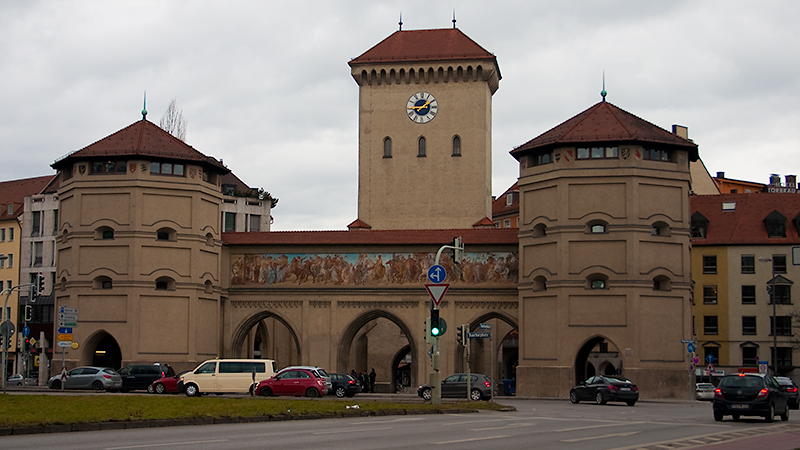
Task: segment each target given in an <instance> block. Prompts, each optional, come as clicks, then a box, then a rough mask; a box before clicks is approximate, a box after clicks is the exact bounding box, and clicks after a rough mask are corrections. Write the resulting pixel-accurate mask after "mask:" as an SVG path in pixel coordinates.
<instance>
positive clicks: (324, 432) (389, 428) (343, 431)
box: [312, 427, 393, 434]
mask: <svg viewBox="0 0 800 450" xmlns="http://www.w3.org/2000/svg"><path fill="white" fill-rule="evenodd" d="M392 429H393V427H383V428H350V429H339V430H331V431H315V432H314V433H312V434H337V433H353V432H356V431H357V432H359V433H363V432H365V431H383V430H392Z"/></svg>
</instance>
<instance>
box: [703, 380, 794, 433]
mask: <svg viewBox="0 0 800 450" xmlns="http://www.w3.org/2000/svg"><path fill="white" fill-rule="evenodd" d="M776 414H778V415H780V416H781V420H789V404H788V402H787V397H786V393H785V392H784V391H783V390H782V389H781V387H780V385H779V384H778V382H777V381H776V380H775V378H774V377H772V375H767V374H759V373H740V374H736V375H726V376H724V377H722V379H721V380H720V382H719V385H717V389H716V390H714V420H716V421H718V422H719V421H721V420H722V418H723V417H724V416H726V415H729V416H732V417H733V420H739V417H741V416H762V417H764V419H765V420H766V421H767V422H772V421H773V420H775V415H776Z"/></svg>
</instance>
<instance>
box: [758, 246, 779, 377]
mask: <svg viewBox="0 0 800 450" xmlns="http://www.w3.org/2000/svg"><path fill="white" fill-rule="evenodd" d="M758 260H759V261H763V262H769V263H773V264H772V278H770V279H769V281H768V282H767V292H769V300H770V302H772V327H771V328H772V373H773V374H774V375H775V376H776V377H777V376H778V324H777V323H776V322H775V321H776V320H777V319H776V315H775V263H774V262H773V260H772V258H758ZM770 283H772V285H770Z"/></svg>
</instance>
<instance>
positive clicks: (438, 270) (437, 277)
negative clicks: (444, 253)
mask: <svg viewBox="0 0 800 450" xmlns="http://www.w3.org/2000/svg"><path fill="white" fill-rule="evenodd" d="M445 278H447V272H446V271H445V270H444V267H442V266H440V265H439V264H434V265H432V266H431V268H430V269H428V279H429V280H431V283H435V284H441V283H444V280H445Z"/></svg>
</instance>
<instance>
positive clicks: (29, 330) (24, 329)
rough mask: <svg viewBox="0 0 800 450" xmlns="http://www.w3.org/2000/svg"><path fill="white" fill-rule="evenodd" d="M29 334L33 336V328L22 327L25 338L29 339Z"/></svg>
mask: <svg viewBox="0 0 800 450" xmlns="http://www.w3.org/2000/svg"><path fill="white" fill-rule="evenodd" d="M29 334H31V328H30V327H22V335H23V336H25V337H28V335H29Z"/></svg>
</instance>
